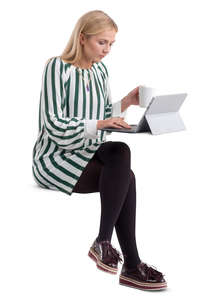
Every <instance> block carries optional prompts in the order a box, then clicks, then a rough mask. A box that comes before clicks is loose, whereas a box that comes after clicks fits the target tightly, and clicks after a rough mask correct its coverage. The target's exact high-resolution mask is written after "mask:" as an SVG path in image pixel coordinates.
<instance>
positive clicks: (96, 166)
mask: <svg viewBox="0 0 205 300" xmlns="http://www.w3.org/2000/svg"><path fill="white" fill-rule="evenodd" d="M102 167H103V164H102V163H101V162H100V161H99V160H98V159H97V158H96V153H95V155H94V156H93V157H92V159H91V160H90V161H89V163H88V164H87V166H86V168H85V169H84V170H83V172H82V174H81V176H80V178H79V180H78V182H77V183H76V185H75V187H74V189H73V192H74V193H82V194H83V193H96V192H99V179H100V174H101V171H102Z"/></svg>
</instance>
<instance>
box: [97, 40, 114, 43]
mask: <svg viewBox="0 0 205 300" xmlns="http://www.w3.org/2000/svg"><path fill="white" fill-rule="evenodd" d="M100 40H103V41H106V42H109V41H108V40H106V39H100ZM114 42H115V40H114V41H112V42H111V43H114Z"/></svg>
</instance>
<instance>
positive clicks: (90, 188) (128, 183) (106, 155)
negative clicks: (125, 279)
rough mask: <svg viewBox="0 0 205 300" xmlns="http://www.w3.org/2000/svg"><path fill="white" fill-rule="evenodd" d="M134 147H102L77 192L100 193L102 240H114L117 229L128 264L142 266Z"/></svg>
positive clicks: (121, 144)
mask: <svg viewBox="0 0 205 300" xmlns="http://www.w3.org/2000/svg"><path fill="white" fill-rule="evenodd" d="M130 155H131V154H130V148H129V146H128V145H127V144H126V143H124V142H113V141H108V142H105V143H103V144H101V146H100V147H99V148H98V150H97V151H96V152H95V154H94V156H93V157H92V159H91V160H90V161H89V163H88V164H87V166H86V168H85V169H84V170H83V173H82V174H81V176H80V178H79V180H78V182H77V184H76V185H75V187H74V190H73V192H75V193H94V192H100V198H101V220H100V230H99V235H98V237H97V240H98V241H103V240H109V241H111V237H112V233H113V229H114V227H115V230H116V234H117V238H118V241H119V244H120V247H121V250H122V253H123V257H124V263H125V264H126V265H127V266H128V267H133V266H135V265H136V264H138V263H140V258H139V255H138V250H137V245H136V240H135V216H136V183H135V175H134V173H133V171H132V170H131V168H130V161H131V160H130Z"/></svg>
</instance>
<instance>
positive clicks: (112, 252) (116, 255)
mask: <svg viewBox="0 0 205 300" xmlns="http://www.w3.org/2000/svg"><path fill="white" fill-rule="evenodd" d="M102 244H104V245H105V247H104V255H105V257H109V258H111V259H114V261H115V262H116V263H117V262H118V261H119V262H120V263H122V257H121V254H120V252H119V251H117V250H116V249H115V248H113V247H112V245H111V243H110V242H108V241H103V242H102Z"/></svg>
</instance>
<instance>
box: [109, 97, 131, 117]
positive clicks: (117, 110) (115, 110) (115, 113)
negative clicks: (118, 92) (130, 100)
mask: <svg viewBox="0 0 205 300" xmlns="http://www.w3.org/2000/svg"><path fill="white" fill-rule="evenodd" d="M121 103H122V100H120V101H117V102H114V103H113V104H112V117H121V118H122V117H124V118H125V116H126V113H127V109H126V110H124V111H123V112H121Z"/></svg>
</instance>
